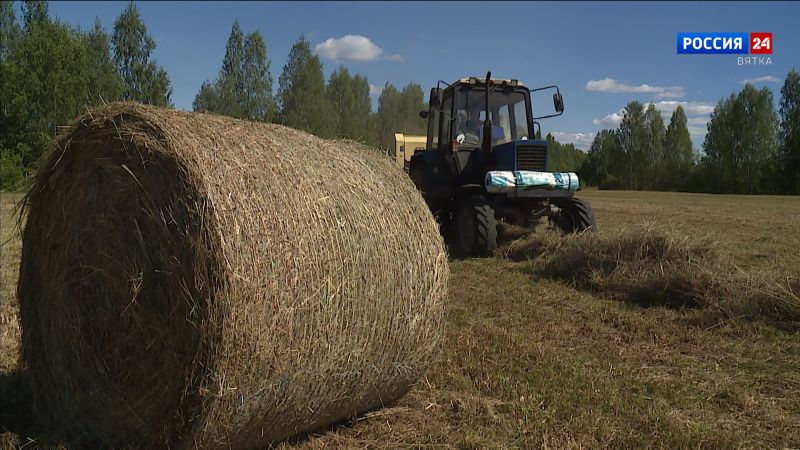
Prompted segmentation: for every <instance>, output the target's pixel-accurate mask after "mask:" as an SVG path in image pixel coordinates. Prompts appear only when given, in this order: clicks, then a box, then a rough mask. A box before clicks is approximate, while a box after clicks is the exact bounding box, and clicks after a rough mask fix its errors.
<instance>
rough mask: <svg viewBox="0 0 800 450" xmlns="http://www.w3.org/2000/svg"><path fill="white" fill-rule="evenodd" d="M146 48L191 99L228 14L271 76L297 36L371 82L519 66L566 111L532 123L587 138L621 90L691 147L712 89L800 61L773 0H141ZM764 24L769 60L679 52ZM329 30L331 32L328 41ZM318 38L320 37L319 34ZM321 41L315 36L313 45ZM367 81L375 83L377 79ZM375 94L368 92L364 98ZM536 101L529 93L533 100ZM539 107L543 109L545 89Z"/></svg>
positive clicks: (70, 10)
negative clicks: (257, 36)
mask: <svg viewBox="0 0 800 450" xmlns="http://www.w3.org/2000/svg"><path fill="white" fill-rule="evenodd" d="M125 5H126V3H125V2H52V3H51V4H50V13H51V15H52V16H55V17H58V18H60V19H62V20H64V21H66V22H68V23H70V24H73V25H76V26H80V27H87V28H88V27H90V26H91V25H92V24H93V23H94V20H95V17H98V18H99V19H100V21H101V22H102V24H103V25H104V26H105V28H106V30H108V31H110V29H111V27H112V26H113V22H114V19H115V17H116V16H117V15H118V14H119V13H120V12H121V11H122V10H123V9H124V8H125ZM138 6H139V9H140V11H141V13H142V16H143V17H144V20H145V22H146V24H147V27H148V30H149V32H150V34H151V35H152V36H153V37H154V38H155V39H156V42H157V48H156V50H155V54H154V56H155V58H156V60H157V62H158V63H159V64H161V65H162V66H163V67H164V68H165V69H166V70H167V72H168V73H169V76H170V79H171V81H172V85H173V101H174V103H175V105H176V106H177V107H178V108H182V109H191V103H192V100H193V98H194V96H195V94H196V93H197V91H198V89H199V87H200V84H201V83H202V82H203V81H204V80H206V79H211V78H214V77H215V76H216V75H217V73H218V71H219V68H220V65H221V62H222V57H223V55H224V53H225V42H226V40H227V37H228V34H229V33H230V27H231V24H232V23H233V20H234V19H238V20H239V22H240V23H241V26H242V28H243V30H244V31H245V32H248V31H252V30H256V29H258V30H260V31H261V33H262V34H263V35H264V37H265V40H266V42H267V54H268V56H269V58H270V59H271V60H272V65H271V72H272V75H273V77H274V79H275V80H276V83H275V84H276V88H277V79H278V76H279V75H280V72H281V69H282V68H283V65H284V64H285V62H286V57H287V55H288V53H289V49H290V48H291V46H292V44H293V42H294V41H295V40H297V38H298V37H299V36H300V35H301V34H303V35H305V36H306V37H307V38H308V39H309V40H310V41H311V46H312V48H318V51H319V54H320V56H321V57H322V59H323V64H324V68H325V72H326V75H327V74H329V73H330V72H331V71H332V70H334V69H335V68H336V67H338V66H339V65H344V66H346V67H347V68H348V69H350V71H351V72H356V73H362V74H364V75H366V76H367V78H368V79H369V81H370V84H372V85H374V86H376V87H377V88H380V87H382V86H383V85H384V84H385V83H386V82H390V83H393V84H394V85H396V86H398V87H400V86H403V85H405V84H406V83H408V82H410V81H414V82H417V83H420V84H422V86H423V89H424V90H425V91H426V92H427V90H428V89H430V87H432V86H434V85H435V84H436V81H437V80H439V79H443V80H446V81H452V80H454V79H457V78H460V77H462V76H470V75H481V74H485V73H486V71H487V70H489V69H490V70H492V73H493V74H494V75H495V76H500V77H507V78H518V79H520V80H521V81H523V82H524V83H525V84H527V85H528V86H529V87H536V86H543V85H548V84H558V85H559V87H560V88H561V92H562V94H563V95H564V101H565V105H566V111H565V113H564V115H562V116H560V117H557V118H553V119H546V120H545V121H544V122H543V123H542V130H543V131H544V132H552V133H554V134H555V135H556V137H557V138H558V139H559V140H561V141H567V142H569V141H572V142H575V143H576V144H578V146H579V147H582V148H586V147H587V146H588V144H589V142H590V141H591V138H592V136H593V135H594V133H596V132H597V130H599V129H601V128H604V127H605V128H608V127H614V126H616V123H617V121H618V120H619V116H618V112H619V110H620V108H622V107H623V106H624V105H625V103H627V102H628V101H630V100H640V101H643V102H650V101H652V102H654V103H656V105H657V106H658V107H659V109H661V110H662V112H664V114H665V115H666V114H668V113H669V112H670V111H671V110H673V109H674V107H675V105H676V104H678V102H682V104H683V105H684V107H685V109H686V110H687V112H688V113H689V118H690V124H689V125H690V130H691V133H692V139H693V142H694V143H695V146H696V147H697V148H699V147H700V146H701V144H702V139H703V135H704V133H705V124H706V121H707V119H708V113H709V112H710V110H711V109H713V106H714V105H715V104H716V102H717V101H719V100H720V99H721V98H723V97H725V96H727V95H729V94H730V93H731V92H734V91H738V90H740V89H741V88H742V87H743V84H742V81H743V80H747V79H751V80H752V79H758V80H760V81H756V82H755V84H756V86H758V87H761V86H768V87H769V88H770V89H772V90H773V92H774V93H775V96H776V101H777V97H778V96H779V90H780V86H781V85H782V82H783V79H784V78H785V77H786V73H787V72H788V71H789V70H790V69H791V68H792V67H797V66H800V64H798V62H800V61H798V57H800V27H798V26H797V25H796V21H797V18H798V17H800V4H798V3H785V2H775V3H772V2H755V1H753V2H736V3H721V2H709V3H702V2H664V3H656V2H603V3H600V2H598V3H582V2H555V3H523V2H513V3H502V2H492V3H470V2H458V3H447V2H441V3H436V2H320V3H313V2H312V3H309V2H297V3H295V2H283V3H267V2H139V3H138ZM686 31H689V32H692V31H736V32H765V31H766V32H772V33H773V41H774V50H773V54H772V55H771V61H772V65H768V66H762V65H750V66H739V65H738V64H737V57H736V56H735V55H677V54H676V51H675V40H676V34H677V33H678V32H686ZM348 35H350V36H356V37H350V38H347V39H342V38H343V37H345V36H348ZM329 39H330V41H329ZM326 41H327V43H326ZM317 46H319V47H317ZM375 91H376V92H377V91H378V89H376V90H375ZM376 104H377V94H374V95H373V109H374V108H376ZM534 108H536V105H534ZM541 108H543V109H547V108H552V104H551V103H550V102H549V101H547V102H544V103H542V106H541Z"/></svg>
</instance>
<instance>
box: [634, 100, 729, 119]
mask: <svg viewBox="0 0 800 450" xmlns="http://www.w3.org/2000/svg"><path fill="white" fill-rule="evenodd" d="M653 104H654V105H655V107H656V109H657V110H659V111H661V112H662V113H669V114H672V113H673V112H674V111H675V110H676V109H678V106H682V107H683V111H684V112H685V113H686V115H688V116H691V115H695V114H711V113H712V112H713V111H714V105H713V104H711V103H706V102H679V101H675V100H663V101H660V102H654V103H653ZM645 106H646V105H645Z"/></svg>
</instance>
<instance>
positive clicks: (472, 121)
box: [456, 110, 481, 147]
mask: <svg viewBox="0 0 800 450" xmlns="http://www.w3.org/2000/svg"><path fill="white" fill-rule="evenodd" d="M479 129H480V111H470V112H467V111H464V110H460V111H458V117H457V122H456V141H457V142H458V144H459V145H461V146H465V147H479V146H480V145H481V139H480V137H478V134H477V133H478V130H479Z"/></svg>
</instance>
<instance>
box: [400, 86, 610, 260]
mask: <svg viewBox="0 0 800 450" xmlns="http://www.w3.org/2000/svg"><path fill="white" fill-rule="evenodd" d="M546 90H551V91H555V92H554V93H553V109H554V112H553V113H552V114H547V115H544V116H539V117H534V116H533V113H532V111H533V107H532V106H533V105H532V103H531V94H532V93H535V92H539V91H546ZM563 112H564V103H563V99H562V97H561V93H560V91H559V89H558V87H557V86H547V87H543V88H539V89H533V90H531V89H528V88H527V87H526V86H525V85H523V84H522V83H520V82H519V81H517V80H513V79H498V78H491V73H487V76H486V78H485V79H480V78H477V77H470V78H462V79H460V80H458V81H456V82H454V83H452V84H448V83H445V82H443V81H440V82H439V83H438V84H437V86H436V87H435V88H433V89H431V93H430V103H429V107H428V110H427V111H421V112H420V117H422V118H426V119H427V120H428V131H427V142H426V149H425V150H418V151H416V152H415V154H414V155H413V156H412V157H411V161H410V164H409V175H410V176H411V178H412V180H413V181H414V184H415V185H416V186H417V188H418V189H419V190H420V192H421V193H422V195H423V197H424V198H425V200H426V202H427V203H428V206H429V207H430V208H431V212H433V214H434V216H435V217H436V218H437V219H438V220H439V223H440V225H441V226H442V232H443V233H444V234H445V237H448V236H450V237H454V238H455V242H454V244H455V246H456V249H457V250H458V251H459V253H462V254H464V255H468V256H486V255H488V254H491V252H492V251H493V249H494V248H495V246H496V239H497V236H496V234H497V232H496V219H501V220H505V221H508V222H514V223H519V224H522V225H526V224H529V223H531V222H533V221H534V220H538V218H539V217H541V216H543V215H546V216H549V217H550V218H551V219H552V220H554V221H555V222H556V224H557V225H558V226H559V227H561V228H562V229H565V230H571V231H579V230H583V229H592V228H594V227H595V224H594V215H593V213H591V210H590V209H589V207H588V204H586V203H585V202H582V201H580V200H577V199H574V198H573V194H574V192H575V190H577V187H578V178H577V175H575V174H574V173H564V174H562V173H552V172H548V146H547V141H546V140H542V139H541V131H540V126H539V123H538V122H537V120H538V119H544V118H548V117H555V116H559V115H561V114H562V113H563ZM559 205H561V207H559ZM576 205H577V206H576ZM551 206H552V207H551Z"/></svg>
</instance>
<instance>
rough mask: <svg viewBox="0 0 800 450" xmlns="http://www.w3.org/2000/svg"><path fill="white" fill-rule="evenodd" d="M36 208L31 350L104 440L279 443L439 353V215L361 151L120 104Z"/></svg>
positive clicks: (382, 162)
mask: <svg viewBox="0 0 800 450" xmlns="http://www.w3.org/2000/svg"><path fill="white" fill-rule="evenodd" d="M27 208H28V220H27V224H26V227H25V230H24V236H23V253H22V261H21V271H20V280H19V285H18V294H19V301H20V319H21V323H22V360H23V362H24V364H25V365H26V366H27V368H28V369H29V371H30V374H31V378H32V382H33V386H34V393H35V396H36V398H37V399H38V403H37V408H39V409H42V410H43V409H47V410H48V411H49V412H50V415H51V417H54V418H56V419H57V420H58V421H59V422H60V424H61V425H62V426H63V427H65V428H66V429H70V430H74V431H76V432H78V433H79V434H80V437H81V438H82V439H86V442H88V443H89V444H91V445H99V446H104V447H110V446H115V447H123V446H130V447H138V448H226V449H227V448H253V447H259V446H262V447H263V446H266V445H269V444H270V443H272V442H275V441H279V440H282V439H285V438H288V437H291V436H294V435H297V434H299V433H302V432H305V431H310V430H313V429H316V428H319V427H322V426H326V425H328V424H331V423H334V422H337V421H341V420H343V419H347V418H349V417H352V416H354V415H356V414H359V413H362V412H364V411H367V410H370V409H374V408H377V407H380V406H382V405H384V404H386V403H390V402H393V401H394V400H396V399H398V398H399V397H400V396H402V395H403V394H404V393H405V392H406V391H407V390H408V389H409V388H410V387H411V386H412V384H413V383H414V382H415V381H416V380H417V379H418V377H420V375H421V374H422V373H423V372H424V371H425V369H426V368H427V366H428V365H429V363H430V362H431V361H432V359H433V358H434V356H435V355H436V353H437V351H438V350H437V346H438V343H439V341H440V335H441V333H442V330H441V320H442V314H443V301H444V298H445V295H446V284H447V278H448V266H447V256H446V253H445V249H444V246H443V243H442V241H441V238H440V236H439V233H438V229H437V226H436V223H435V222H434V220H433V218H432V217H431V216H430V213H429V212H428V210H427V208H426V206H425V203H424V201H423V200H422V198H421V197H420V196H419V194H418V193H417V192H416V190H415V189H414V187H413V185H412V184H411V183H410V182H409V180H408V179H407V177H406V176H405V175H404V174H403V173H402V172H401V171H399V170H397V169H396V168H395V167H394V165H393V164H392V163H391V162H390V161H389V160H387V159H386V158H385V157H383V156H381V155H379V154H378V153H377V152H374V151H373V150H371V149H368V148H366V147H364V146H362V145H359V144H357V143H353V142H343V141H340V142H334V141H325V140H322V139H319V138H316V137H314V136H311V135H309V134H307V133H303V132H300V131H296V130H292V129H289V128H286V127H282V126H278V125H270V124H258V123H251V122H244V121H239V120H234V119H230V118H225V117H219V116H214V115H206V114H195V113H187V112H180V111H173V110H165V109H158V108H153V107H146V106H142V105H136V104H128V103H117V104H111V105H107V106H105V107H101V108H98V109H95V110H93V111H91V112H89V113H87V114H86V115H85V116H83V117H81V118H79V119H78V120H76V121H75V122H74V123H73V124H72V125H71V126H70V128H69V129H68V130H67V131H66V132H65V133H63V134H62V135H61V136H60V137H59V138H58V140H57V141H56V143H55V150H54V151H53V153H52V155H51V156H50V157H49V159H48V160H47V161H46V162H45V163H44V164H43V165H42V166H41V168H40V170H39V172H38V174H37V177H36V181H35V184H34V186H33V188H32V190H31V191H30V193H29V195H28V198H27ZM87 445H88V444H87Z"/></svg>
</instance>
